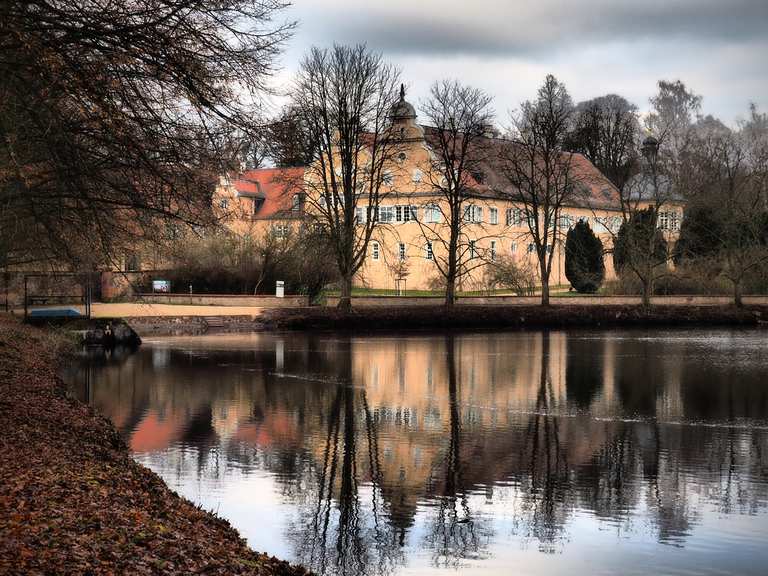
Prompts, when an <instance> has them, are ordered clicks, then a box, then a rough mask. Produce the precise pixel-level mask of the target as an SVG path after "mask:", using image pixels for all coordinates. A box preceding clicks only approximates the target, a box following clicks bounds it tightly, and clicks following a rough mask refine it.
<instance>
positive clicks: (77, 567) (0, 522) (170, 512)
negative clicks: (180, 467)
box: [0, 317, 308, 575]
mask: <svg viewBox="0 0 768 576" xmlns="http://www.w3.org/2000/svg"><path fill="white" fill-rule="evenodd" d="M60 352H61V350H60V339H59V338H57V337H56V336H52V335H51V334H49V333H45V332H42V331H39V330H36V329H33V328H29V327H25V326H21V325H19V324H17V323H15V322H14V321H12V320H10V319H5V318H2V317H0V423H1V424H2V427H1V428H0V574H86V573H88V574H128V573H130V574H190V573H205V574H259V575H261V574H265V575H272V574H280V575H299V574H308V572H306V571H305V570H303V569H301V568H298V567H294V566H291V565H289V564H288V563H287V562H284V561H280V560H277V559H275V558H272V557H269V556H267V555H264V554H259V553H257V552H254V551H253V550H251V549H249V548H248V546H247V545H246V543H245V541H244V540H243V539H242V538H241V537H240V536H239V534H238V533H237V532H236V531H235V530H234V529H233V528H232V527H231V526H230V525H229V524H228V523H227V522H226V521H225V520H223V519H221V518H218V517H216V516H215V515H213V514H211V513H209V512H206V511H204V510H201V509H199V508H198V507H197V506H195V505H194V504H192V503H191V502H189V501H188V500H185V499H184V498H181V497H180V496H178V495H177V494H176V493H175V492H173V491H171V490H170V489H169V488H168V487H167V486H166V485H165V484H164V482H163V481H162V480H161V479H160V478H159V477H158V476H157V475H155V474H154V473H153V472H151V471H150V470H148V469H147V468H144V467H143V466H140V465H139V464H137V463H136V462H134V461H133V460H132V459H131V456H130V453H129V451H128V449H127V447H126V446H125V444H124V442H123V441H122V440H121V438H120V436H119V434H118V433H117V431H116V430H115V428H114V427H113V426H112V424H111V423H110V422H109V421H108V420H106V419H105V418H102V417H100V416H99V415H97V414H95V413H94V411H93V410H92V409H91V408H89V407H88V406H86V405H84V404H82V403H80V402H77V401H75V400H72V399H68V398H66V397H65V395H64V394H63V389H62V386H61V381H60V380H59V379H58V378H57V376H56V362H57V358H58V355H59V354H60ZM265 529H268V523H265Z"/></svg>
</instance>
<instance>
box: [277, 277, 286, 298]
mask: <svg viewBox="0 0 768 576" xmlns="http://www.w3.org/2000/svg"><path fill="white" fill-rule="evenodd" d="M275 296H277V297H278V298H283V297H284V296H285V282H284V281H283V280H278V281H277V282H275Z"/></svg>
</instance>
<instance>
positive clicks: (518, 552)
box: [73, 331, 768, 574]
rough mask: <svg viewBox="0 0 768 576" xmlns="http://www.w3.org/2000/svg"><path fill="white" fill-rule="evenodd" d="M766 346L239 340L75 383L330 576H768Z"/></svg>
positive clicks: (149, 351) (140, 447)
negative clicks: (584, 575) (690, 575)
mask: <svg viewBox="0 0 768 576" xmlns="http://www.w3.org/2000/svg"><path fill="white" fill-rule="evenodd" d="M765 346H766V345H765V335H764V333H763V332H752V331H685V332H683V331H670V332H663V333H658V332H657V333H645V332H600V331H589V332H579V333H568V334H566V333H558V332H555V333H550V334H549V335H544V334H542V333H536V332H531V333H520V332H518V333H512V334H473V335H465V336H455V337H452V336H444V335H440V336H427V335H419V336H414V337H409V338H405V339H402V338H393V337H370V338H352V339H351V340H350V339H349V338H344V337H340V336H338V335H336V336H332V335H327V334H326V335H315V336H313V335H302V334H291V335H289V334H285V335H264V334H255V335H221V336H210V337H196V338H169V339H158V340H156V341H149V342H147V343H145V346H144V347H143V348H142V349H141V350H140V351H139V352H138V353H137V354H135V355H132V356H129V357H123V358H114V359H106V360H105V359H104V358H92V359H91V362H90V366H91V367H90V368H89V369H87V370H85V369H83V370H82V371H81V374H80V375H79V376H76V377H74V379H73V381H75V382H79V383H80V388H79V389H78V386H77V385H75V386H74V388H75V392H76V393H78V394H80V395H81V397H86V396H87V397H88V398H90V401H91V402H92V403H93V404H94V405H96V407H97V408H98V409H99V410H100V411H102V412H104V413H105V414H106V415H108V416H109V417H110V418H112V420H113V421H114V422H115V423H116V425H117V426H118V428H119V429H120V430H121V432H122V433H123V434H124V435H125V436H126V437H127V438H128V439H129V442H130V443H131V445H132V446H133V448H134V449H135V450H136V451H137V454H136V457H137V459H138V460H139V461H140V462H142V463H143V464H145V465H147V466H149V467H150V468H151V469H153V470H155V471H156V472H158V473H159V474H160V475H161V476H162V477H163V478H164V479H165V480H166V481H167V482H168V483H169V485H170V486H171V487H172V488H173V489H175V490H177V491H179V492H180V493H181V494H183V495H184V496H186V497H188V498H189V499H191V500H192V501H194V502H197V503H201V504H202V505H203V506H204V507H205V508H207V509H211V510H213V511H215V512H217V513H218V514H220V515H222V516H223V517H225V518H227V519H228V520H229V521H230V522H231V523H232V524H233V525H234V526H235V527H236V528H237V529H238V530H239V531H240V532H241V534H242V535H243V536H244V537H245V538H246V539H247V540H248V541H249V543H250V544H251V545H252V546H253V547H254V548H255V549H258V550H264V551H267V552H269V553H270V554H274V555H277V556H279V557H283V558H286V559H291V560H297V559H298V560H301V561H303V562H305V563H306V564H309V565H311V566H312V567H314V568H315V569H318V570H320V569H322V568H323V567H324V568H325V571H326V573H328V574H333V573H341V572H346V573H371V574H383V573H398V574H433V573H435V574H440V573H455V569H456V568H460V572H461V573H462V574H464V573H470V574H472V573H476V574H507V573H509V570H510V569H514V571H515V573H519V574H574V573H590V574H603V573H604V574H611V573H624V574H628V573H638V574H641V573H670V574H682V573H697V574H705V573H710V574H715V573H739V574H748V573H752V574H762V573H764V567H765V566H766V563H768V550H766V547H765V545H764V543H765V540H766V537H768V515H766V503H767V502H768V482H767V480H768V357H766V355H765ZM86 372H87V373H88V374H89V376H88V377H85V376H84V374H85V373H86ZM88 381H89V382H90V386H89V387H88V388H87V389H84V388H83V387H82V386H84V384H83V382H88ZM344 382H351V383H352V386H343V385H340V384H339V383H344ZM326 522H327V524H326ZM323 534H324V535H325V537H324V538H323V537H322V535H323ZM337 546H339V547H340V549H342V550H343V551H344V552H346V554H344V553H342V554H341V555H339V553H338V552H337Z"/></svg>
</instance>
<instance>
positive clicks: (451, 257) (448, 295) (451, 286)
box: [445, 223, 459, 308]
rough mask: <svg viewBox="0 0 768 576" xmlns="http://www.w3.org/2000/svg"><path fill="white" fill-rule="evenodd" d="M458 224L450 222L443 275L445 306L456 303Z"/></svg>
mask: <svg viewBox="0 0 768 576" xmlns="http://www.w3.org/2000/svg"><path fill="white" fill-rule="evenodd" d="M458 238H459V234H458V224H456V223H454V224H452V229H451V239H450V241H449V244H448V272H447V274H446V275H445V306H446V308H448V307H451V306H453V305H454V304H456V277H457V276H458V275H459V274H458V270H459V259H458V255H457V251H458V244H459V242H458Z"/></svg>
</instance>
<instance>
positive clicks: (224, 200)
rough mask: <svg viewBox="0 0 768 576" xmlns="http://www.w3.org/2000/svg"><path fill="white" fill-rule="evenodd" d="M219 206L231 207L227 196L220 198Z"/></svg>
mask: <svg viewBox="0 0 768 576" xmlns="http://www.w3.org/2000/svg"><path fill="white" fill-rule="evenodd" d="M219 208H221V209H222V210H226V209H227V208H229V200H228V199H226V198H222V199H221V200H219Z"/></svg>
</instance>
